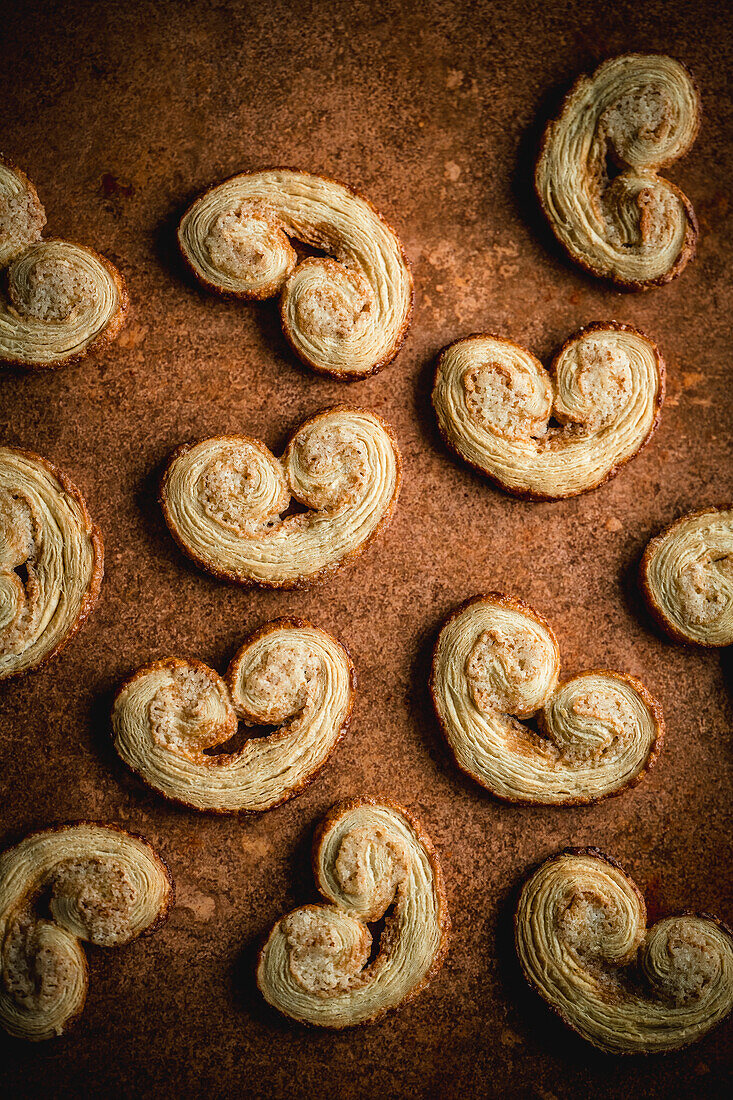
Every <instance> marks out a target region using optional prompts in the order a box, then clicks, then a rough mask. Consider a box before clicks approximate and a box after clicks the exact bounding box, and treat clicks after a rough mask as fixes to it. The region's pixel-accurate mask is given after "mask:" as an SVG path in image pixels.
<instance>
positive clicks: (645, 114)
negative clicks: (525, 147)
mask: <svg viewBox="0 0 733 1100" xmlns="http://www.w3.org/2000/svg"><path fill="white" fill-rule="evenodd" d="M699 125H700V100H699V96H698V93H697V89H696V88H695V85H694V83H693V80H692V78H691V76H690V74H689V73H688V71H687V69H686V68H685V67H684V65H681V64H680V62H679V61H675V60H674V59H673V58H671V57H664V56H661V55H660V56H657V55H653V54H628V55H626V56H624V57H616V58H613V59H612V60H610V61H606V62H604V64H603V65H601V66H600V68H598V69H596V71H595V73H594V74H593V76H591V77H588V76H582V77H580V79H579V80H578V81H577V82H576V84H575V85H574V87H573V88H572V89H571V91H570V92H569V93H568V95H567V96H566V98H565V100H564V102H563V106H562V109H561V112H560V114H559V116H558V117H557V118H556V119H555V120H554V121H552V122H550V123H549V124H548V126H547V128H546V130H545V134H544V138H543V141H542V148H541V150H540V155H539V160H538V162H537V168H536V171H535V187H536V190H537V194H538V196H539V200H540V203H541V205H542V209H543V210H544V212H545V215H546V217H547V219H548V221H549V223H550V226H551V227H552V230H553V232H554V233H555V236H556V237H557V239H558V240H559V241H560V243H561V244H562V245H563V246H564V248H565V249H566V250H567V252H568V253H569V254H570V256H571V258H572V259H573V260H575V261H576V262H577V263H579V264H580V265H581V266H582V267H584V268H586V269H587V270H588V271H590V272H591V273H592V274H593V275H598V276H600V277H601V278H606V279H611V280H612V281H613V282H615V283H617V284H618V285H619V286H623V287H626V288H628V289H631V290H647V289H648V288H649V287H653V286H661V285H662V284H663V283H667V282H669V281H670V279H674V278H675V277H676V276H677V275H679V274H680V272H681V271H683V269H684V268H685V267H686V265H687V263H688V261H689V260H690V259H692V257H693V256H694V254H695V243H696V239H697V222H696V220H695V214H694V211H693V209H692V205H691V204H690V201H689V199H687V198H686V196H685V195H683V193H682V192H681V191H680V189H679V188H678V187H675V186H674V184H672V183H670V182H669V181H668V180H666V179H664V178H663V177H661V176H659V175H658V172H659V169H660V168H663V167H664V166H665V165H668V164H671V163H672V162H673V161H675V160H677V159H678V158H679V157H681V156H683V155H684V154H685V153H686V152H687V151H688V150H689V149H690V148H691V146H692V144H693V142H694V140H695V138H696V137H697V131H698V128H699ZM611 160H612V161H613V165H614V167H611V166H610V164H609V161H611Z"/></svg>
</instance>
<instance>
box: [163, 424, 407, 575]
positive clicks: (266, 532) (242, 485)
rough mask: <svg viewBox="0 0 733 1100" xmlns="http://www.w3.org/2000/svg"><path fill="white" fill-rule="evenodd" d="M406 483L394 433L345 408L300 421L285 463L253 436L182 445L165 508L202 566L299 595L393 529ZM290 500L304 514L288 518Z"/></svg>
mask: <svg viewBox="0 0 733 1100" xmlns="http://www.w3.org/2000/svg"><path fill="white" fill-rule="evenodd" d="M400 481H401V462H400V454H399V450H398V449H397V441H396V440H395V437H394V434H393V433H392V430H391V428H389V427H388V425H387V424H385V423H384V421H383V420H382V419H380V417H378V416H377V415H376V414H375V413H371V412H367V411H366V410H365V409H356V408H350V407H348V406H345V405H344V406H340V405H339V406H336V407H335V408H333V409H328V410H326V411H325V412H322V413H319V414H318V415H317V416H313V417H311V418H310V419H309V420H306V421H304V423H303V424H301V425H300V427H299V428H298V429H297V431H296V432H295V433H294V434H293V436H292V437H291V439H290V442H289V443H288V445H287V447H286V449H285V454H284V455H283V457H282V459H277V458H275V456H274V455H273V454H272V453H271V452H270V451H269V450H268V449H267V447H265V445H264V444H263V443H260V442H259V440H257V439H249V438H248V437H247V436H236V435H235V436H219V437H217V438H214V439H205V440H203V442H201V443H187V444H185V445H184V446H182V447H179V448H178V449H177V450H176V451H174V452H173V454H172V456H171V458H170V460H169V462H168V465H167V467H166V470H165V473H164V474H163V478H162V481H161V489H160V501H161V505H162V507H163V514H164V516H165V519H166V523H167V524H168V526H169V528H170V530H171V533H172V535H173V537H174V538H175V540H176V542H177V543H178V545H179V546H180V547H181V549H182V550H184V551H185V552H186V553H187V554H188V555H189V556H190V557H192V558H193V560H194V561H195V562H196V563H197V564H198V565H200V566H201V567H202V568H204V569H206V570H208V571H209V572H210V573H213V574H214V575H215V576H217V577H222V578H224V579H225V580H230V581H236V582H237V583H238V584H257V585H260V586H261V587H264V588H298V587H301V586H302V585H305V584H309V583H311V582H313V581H316V580H322V579H325V578H326V577H329V576H331V575H332V574H333V573H334V572H335V571H336V569H338V568H339V567H340V566H342V565H344V564H345V563H346V561H348V560H350V559H352V558H355V557H356V556H357V555H358V554H360V553H361V552H362V550H364V549H365V547H366V546H367V545H368V544H369V543H370V542H371V541H372V539H374V538H375V537H376V536H377V534H378V533H379V532H380V531H381V530H382V528H383V527H384V526H385V525H386V524H387V523H388V522H389V520H390V518H391V516H392V513H393V511H394V508H395V505H396V503H397V497H398V495H399V490H400ZM291 498H292V499H294V500H296V501H298V502H299V503H300V504H302V505H304V506H305V508H306V511H302V512H300V513H298V514H295V515H287V516H285V517H282V513H283V512H285V511H286V510H287V508H288V505H289V504H290V501H291Z"/></svg>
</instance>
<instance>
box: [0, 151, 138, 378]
mask: <svg viewBox="0 0 733 1100" xmlns="http://www.w3.org/2000/svg"><path fill="white" fill-rule="evenodd" d="M0 166H2V167H3V168H5V169H8V170H9V172H10V174H12V175H13V176H15V178H16V183H19V184H20V185H21V186H22V188H23V190H24V191H25V193H26V198H27V202H28V209H29V211H30V214H29V215H28V216H29V217H30V219H31V225H30V227H28V226H26V227H25V228H24V229H20V230H18V229H17V227H15V228H14V227H13V223H12V222H9V223H8V233H9V237H8V238H7V240H8V241H9V242H11V243H10V244H9V247H8V248H6V249H5V251H4V253H3V255H4V263H3V267H4V268H5V270H4V271H3V273H2V277H1V281H0V285H1V286H2V296H1V297H0V315H1V316H0V320H1V321H2V333H1V335H2V340H1V341H0V345H1V347H2V350H1V351H0V362H1V363H2V365H4V366H8V367H17V368H20V369H23V370H54V369H56V368H57V367H60V366H64V365H66V364H67V363H72V362H76V361H77V360H79V359H82V358H83V357H84V356H85V355H87V354H89V352H91V351H99V350H100V349H101V348H103V347H105V346H107V345H108V344H109V343H111V341H112V340H114V339H115V338H116V336H117V335H118V334H119V332H120V329H121V328H122V326H123V324H124V321H125V316H126V313H127V309H128V304H129V300H128V295H127V289H126V286H125V280H124V278H123V276H122V275H121V274H120V272H119V271H118V270H117V268H116V267H115V266H114V264H112V263H111V262H110V261H109V260H108V259H107V258H106V257H104V256H101V255H100V254H99V253H98V252H95V251H94V249H92V248H88V247H87V246H85V245H80V244H76V243H75V242H73V241H67V240H61V239H59V238H53V237H42V235H41V234H42V228H43V226H44V225H45V222H46V215H45V211H44V209H43V205H42V203H41V202H40V200H39V198H38V193H37V191H36V188H35V187H34V186H33V184H32V183H31V181H30V180H29V179H28V177H27V176H26V174H25V173H24V172H23V171H22V170H21V169H19V168H18V167H17V166H16V165H15V164H13V162H12V161H11V160H9V159H8V158H6V157H3V156H0ZM11 193H12V194H14V192H11ZM16 200H17V196H16V197H15V198H14V199H13V201H16ZM16 215H17V212H15V211H14V212H13V214H11V215H10V217H11V218H12V217H14V216H16ZM21 220H22V215H21ZM12 242H16V244H17V247H15V246H14V245H13V244H12ZM38 262H40V263H41V265H44V264H45V265H51V267H50V274H49V270H48V269H47V270H45V271H44V272H43V275H41V276H39V278H40V282H41V284H42V285H43V292H42V293H43V295H44V298H45V303H44V304H45V305H46V306H48V305H49V304H50V303H52V302H53V301H54V295H56V294H59V293H60V294H61V297H62V300H63V297H64V294H65V293H66V291H65V289H64V279H68V278H69V277H70V278H71V279H82V280H84V279H86V280H89V281H91V284H92V286H93V287H94V291H95V295H94V296H93V298H92V300H91V301H92V302H93V305H89V303H87V302H85V301H84V299H82V300H81V303H82V304H81V305H80V301H79V300H77V302H76V304H75V306H74V309H73V310H72V312H71V314H70V315H69V316H67V317H65V319H64V322H63V324H61V323H60V317H59V316H56V317H54V316H53V314H51V315H49V314H48V313H47V312H45V311H44V312H42V313H34V312H33V309H32V308H31V310H30V312H29V313H28V314H26V312H25V308H24V307H25V297H24V295H25V292H26V291H28V288H29V287H32V286H33V272H34V270H35V265H36V263H38ZM100 268H103V269H104V273H106V276H109V281H107V279H106V277H102V275H101V274H100ZM62 270H65V271H66V272H67V273H68V272H73V275H71V276H69V275H68V274H67V275H62V274H59V272H61V271H62ZM11 272H12V273H13V275H12V277H11ZM21 272H22V275H21ZM57 277H58V278H59V279H60V280H61V282H60V288H61V289H59V286H57V285H56V282H55V280H56V278H57ZM15 278H17V279H18V280H19V282H18V284H17V285H16V287H15V289H16V291H17V290H18V287H20V286H22V287H23V293H22V294H21V300H22V302H23V306H21V305H20V303H19V302H18V301H17V300H16V299H15V297H14V294H13V293H12V292H11V283H12V282H13V281H14V279H15ZM76 289H77V292H78V286H77V288H76ZM31 298H32V292H31ZM5 299H7V300H5ZM98 299H99V300H98ZM16 307H17V308H16ZM47 321H48V322H50V324H49V325H48V326H47V325H46V322H47ZM64 326H66V327H64ZM87 326H88V327H87ZM99 326H101V327H99ZM97 328H99V331H97V332H96V335H93V333H94V332H95V329H97ZM75 347H76V348H78V349H79V350H73V349H74V348H75ZM69 348H70V349H71V350H67V349H69Z"/></svg>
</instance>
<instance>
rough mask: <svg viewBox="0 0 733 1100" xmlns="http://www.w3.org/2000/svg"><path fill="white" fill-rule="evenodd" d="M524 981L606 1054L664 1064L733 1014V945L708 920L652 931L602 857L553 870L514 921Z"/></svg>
mask: <svg viewBox="0 0 733 1100" xmlns="http://www.w3.org/2000/svg"><path fill="white" fill-rule="evenodd" d="M515 938H516V945H517V952H518V954H519V961H520V963H521V965H522V969H523V971H524V975H525V977H526V979H527V981H528V982H529V983H530V985H531V986H533V987H534V989H536V990H537V992H538V993H539V994H540V996H541V997H543V998H544V1000H545V1001H547V1003H548V1004H549V1005H550V1007H551V1008H553V1009H554V1010H555V1012H557V1013H558V1014H559V1015H560V1016H561V1017H562V1019H563V1020H564V1022H565V1023H566V1024H567V1025H568V1026H569V1027H572V1028H573V1029H574V1030H575V1031H577V1032H578V1034H579V1035H582V1037H583V1038H584V1039H587V1040H588V1042H589V1043H593V1045H594V1046H596V1047H599V1048H600V1049H601V1050H604V1051H607V1052H608V1053H609V1054H660V1053H664V1052H665V1051H670V1050H678V1049H679V1048H680V1047H684V1046H688V1045H689V1044H690V1043H694V1042H695V1041H696V1040H697V1039H700V1038H701V1037H702V1036H703V1035H705V1034H706V1033H707V1032H708V1031H710V1030H711V1028H713V1027H715V1026H716V1025H717V1024H719V1023H720V1021H721V1020H723V1019H724V1018H725V1016H727V1015H728V1013H729V1012H730V1010H731V1008H733V935H731V932H730V930H729V929H728V928H726V926H725V925H724V924H722V923H721V922H720V921H718V920H716V918H715V917H710V916H708V915H707V914H703V915H700V916H698V915H696V914H693V913H685V914H683V915H682V916H679V917H666V918H665V919H664V920H660V921H657V923H656V924H655V925H653V926H652V927H651V928H647V923H646V906H645V905H644V898H643V897H642V895H641V893H640V891H639V890H638V888H637V886H636V884H635V883H634V881H633V879H632V878H631V877H630V876H629V875H627V874H626V872H625V871H624V870H623V869H622V867H621V866H620V865H619V864H618V863H617V862H616V860H615V859H611V858H610V857H609V856H606V855H604V854H603V853H602V852H600V851H599V850H598V849H597V848H571V849H569V850H568V851H566V852H562V853H560V855H557V856H553V857H552V858H551V859H548V860H546V862H545V863H543V864H542V865H541V867H539V868H538V869H537V870H536V871H535V872H534V874H533V875H532V876H531V878H530V879H529V880H528V882H526V883H525V885H524V887H523V889H522V893H521V896H520V898H519V905H518V907H517V912H516V917H515Z"/></svg>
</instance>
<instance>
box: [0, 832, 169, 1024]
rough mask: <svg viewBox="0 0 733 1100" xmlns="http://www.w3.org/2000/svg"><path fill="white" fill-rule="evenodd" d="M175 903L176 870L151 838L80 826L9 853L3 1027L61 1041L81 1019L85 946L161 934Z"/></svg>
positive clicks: (0, 973)
mask: <svg viewBox="0 0 733 1100" xmlns="http://www.w3.org/2000/svg"><path fill="white" fill-rule="evenodd" d="M172 902H173V884H172V882H171V878H170V875H169V874H168V869H167V867H166V866H165V864H164V863H163V861H162V860H161V859H160V857H159V856H157V855H156V854H155V852H154V851H153V849H152V848H151V847H150V845H149V844H148V843H147V842H146V841H145V840H143V839H142V838H141V837H138V836H134V835H133V834H132V833H127V832H125V831H124V830H123V829H118V828H116V827H115V826H113V825H99V824H96V823H94V822H86V821H84V822H79V823H78V824H74V825H60V826H57V827H56V828H53V829H46V830H44V831H43V832H38V833H32V834H31V835H30V836H28V837H26V838H25V840H23V841H21V843H20V844H18V845H17V846H16V847H15V848H10V849H9V850H8V851H6V852H4V853H3V854H2V855H0V1024H2V1026H3V1027H4V1028H5V1030H6V1031H8V1032H9V1033H10V1034H11V1035H14V1036H17V1037H18V1038H21V1039H50V1038H52V1037H53V1036H54V1035H60V1034H61V1033H62V1032H63V1031H64V1030H65V1029H66V1028H67V1027H68V1026H69V1024H71V1023H72V1022H73V1020H75V1019H76V1017H77V1016H79V1015H80V1013H81V1011H82V1009H83V1007H84V1001H85V999H86V993H87V985H88V981H87V964H86V959H85V956H84V952H83V950H82V947H81V944H80V942H79V941H80V940H88V941H89V942H90V943H95V944H100V945H101V946H102V947H116V946H118V945H120V944H125V943H129V942H130V941H131V940H134V939H135V938H136V937H137V936H139V935H141V933H143V932H151V931H152V930H153V929H154V928H155V927H157V926H158V924H160V923H161V922H162V921H163V920H164V919H165V917H166V915H167V912H168V909H169V907H170V906H171V904H172Z"/></svg>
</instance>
